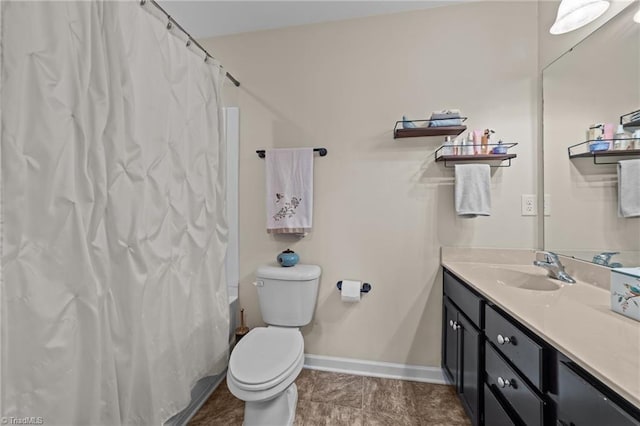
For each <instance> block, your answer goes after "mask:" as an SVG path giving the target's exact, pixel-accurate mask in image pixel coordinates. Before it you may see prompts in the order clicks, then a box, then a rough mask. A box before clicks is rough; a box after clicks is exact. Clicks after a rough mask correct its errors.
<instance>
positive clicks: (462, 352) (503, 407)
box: [442, 269, 640, 426]
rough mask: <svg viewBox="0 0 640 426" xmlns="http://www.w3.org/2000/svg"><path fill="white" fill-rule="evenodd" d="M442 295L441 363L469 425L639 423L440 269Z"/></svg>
mask: <svg viewBox="0 0 640 426" xmlns="http://www.w3.org/2000/svg"><path fill="white" fill-rule="evenodd" d="M443 293H444V297H443V334H442V338H443V342H442V367H443V370H444V372H445V375H446V376H447V378H448V379H449V380H450V381H451V383H453V384H454V385H455V386H456V389H457V391H458V395H459V397H460V400H461V402H462V405H463V406H464V408H465V410H466V411H467V414H468V415H469V417H470V419H471V421H472V423H473V424H474V425H486V426H502V425H517V426H543V425H544V426H546V425H557V426H640V410H639V409H638V408H637V407H634V406H633V405H631V404H630V403H629V402H627V401H625V400H624V399H623V398H622V397H620V396H619V395H617V394H616V393H615V392H613V391H612V390H611V389H609V388H608V387H606V386H605V385H604V384H602V383H601V382H600V381H599V380H597V379H596V378H594V377H592V376H591V375H589V374H588V373H587V372H586V371H584V370H583V369H582V368H580V367H579V366H577V365H576V364H575V363H573V362H572V361H571V360H569V359H568V358H567V357H566V356H565V355H563V354H562V353H560V352H559V351H557V350H556V349H555V348H554V347H553V346H551V345H550V344H548V343H547V342H546V341H544V340H543V339H541V338H540V337H539V336H537V335H536V334H535V333H533V332H532V331H531V330H529V329H528V328H526V327H525V326H523V325H522V324H520V323H519V322H518V321H517V320H516V319H514V318H512V317H511V316H510V315H508V314H507V313H506V312H504V311H503V310H502V309H501V308H500V307H498V306H496V305H494V304H493V303H491V302H490V301H488V300H486V299H485V298H484V297H483V296H481V295H480V294H478V293H477V292H476V291H475V290H473V289H472V288H471V287H470V286H468V285H467V284H466V283H464V282H462V281H461V280H459V279H458V278H457V277H455V275H453V274H452V273H451V272H450V271H448V270H447V269H445V270H444V274H443ZM612 356H614V355H612ZM612 362H615V361H614V359H612Z"/></svg>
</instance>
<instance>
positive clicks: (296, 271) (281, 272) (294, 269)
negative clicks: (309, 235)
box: [256, 264, 322, 281]
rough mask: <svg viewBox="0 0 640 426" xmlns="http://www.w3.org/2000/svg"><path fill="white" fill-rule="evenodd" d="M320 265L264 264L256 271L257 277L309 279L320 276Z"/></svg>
mask: <svg viewBox="0 0 640 426" xmlns="http://www.w3.org/2000/svg"><path fill="white" fill-rule="evenodd" d="M321 272H322V270H321V269H320V267H319V266H318V265H301V264H297V265H295V266H289V267H285V266H279V265H278V266H273V265H263V266H260V267H259V268H258V270H257V271H256V277H258V278H266V279H272V280H283V281H309V280H315V279H316V278H318V277H319V276H320V273H321Z"/></svg>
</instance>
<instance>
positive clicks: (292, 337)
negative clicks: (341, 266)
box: [227, 265, 321, 426]
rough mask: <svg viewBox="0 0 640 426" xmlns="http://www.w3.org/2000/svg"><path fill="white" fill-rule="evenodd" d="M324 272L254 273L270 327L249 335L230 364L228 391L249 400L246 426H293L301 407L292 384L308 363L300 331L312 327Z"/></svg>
mask: <svg viewBox="0 0 640 426" xmlns="http://www.w3.org/2000/svg"><path fill="white" fill-rule="evenodd" d="M320 273H321V270H320V267H319V266H316V265H295V266H292V267H288V268H285V267H281V266H261V267H260V268H258V270H257V271H256V278H257V281H256V282H255V283H254V284H255V285H256V287H257V289H258V300H259V301H260V311H261V312H262V319H263V320H264V322H265V323H267V324H268V327H258V328H254V329H253V330H251V331H250V332H249V333H248V334H247V335H246V336H245V337H243V338H242V340H240V342H238V344H237V345H236V347H235V348H234V350H233V352H231V359H230V360H229V370H228V371H227V386H228V388H229V390H230V391H231V393H232V394H233V395H235V396H236V397H237V398H238V399H241V400H243V401H245V408H244V425H246V426H253V425H263V426H284V425H292V424H293V420H294V418H295V413H296V404H297V402H298V390H297V388H296V385H295V383H294V381H295V380H296V377H298V374H300V371H301V370H302V365H303V364H304V340H303V339H302V333H300V330H299V329H298V327H302V326H305V325H307V324H309V323H310V322H311V318H312V317H313V311H314V309H315V306H316V300H317V298H318V281H319V279H320Z"/></svg>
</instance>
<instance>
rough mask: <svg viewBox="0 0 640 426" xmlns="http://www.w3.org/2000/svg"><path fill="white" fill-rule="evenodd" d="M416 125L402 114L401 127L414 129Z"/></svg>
mask: <svg viewBox="0 0 640 426" xmlns="http://www.w3.org/2000/svg"><path fill="white" fill-rule="evenodd" d="M415 127H416V125H415V123H414V122H413V121H411V120H409V119H407V117H405V116H404V115H403V116H402V128H403V129H414V128H415Z"/></svg>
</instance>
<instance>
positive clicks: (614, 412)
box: [558, 362, 640, 426]
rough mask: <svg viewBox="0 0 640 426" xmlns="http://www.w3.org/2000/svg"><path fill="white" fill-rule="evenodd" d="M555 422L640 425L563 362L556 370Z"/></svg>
mask: <svg viewBox="0 0 640 426" xmlns="http://www.w3.org/2000/svg"><path fill="white" fill-rule="evenodd" d="M558 420H559V424H563V423H564V424H567V425H569V424H571V425H575V426H590V425H607V426H638V425H640V421H638V420H634V419H633V418H632V417H631V415H630V414H629V413H626V412H625V411H624V410H622V409H621V408H620V407H619V406H618V405H616V404H615V403H614V402H612V401H611V400H610V399H609V398H607V397H606V396H605V395H604V394H602V393H601V392H600V391H599V390H597V389H596V388H595V387H594V386H592V385H591V384H589V383H588V382H587V381H586V380H585V379H584V378H582V377H581V376H579V375H578V374H577V373H576V372H575V371H573V369H572V368H571V367H569V366H568V365H566V364H565V363H564V362H560V365H559V367H558Z"/></svg>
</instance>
